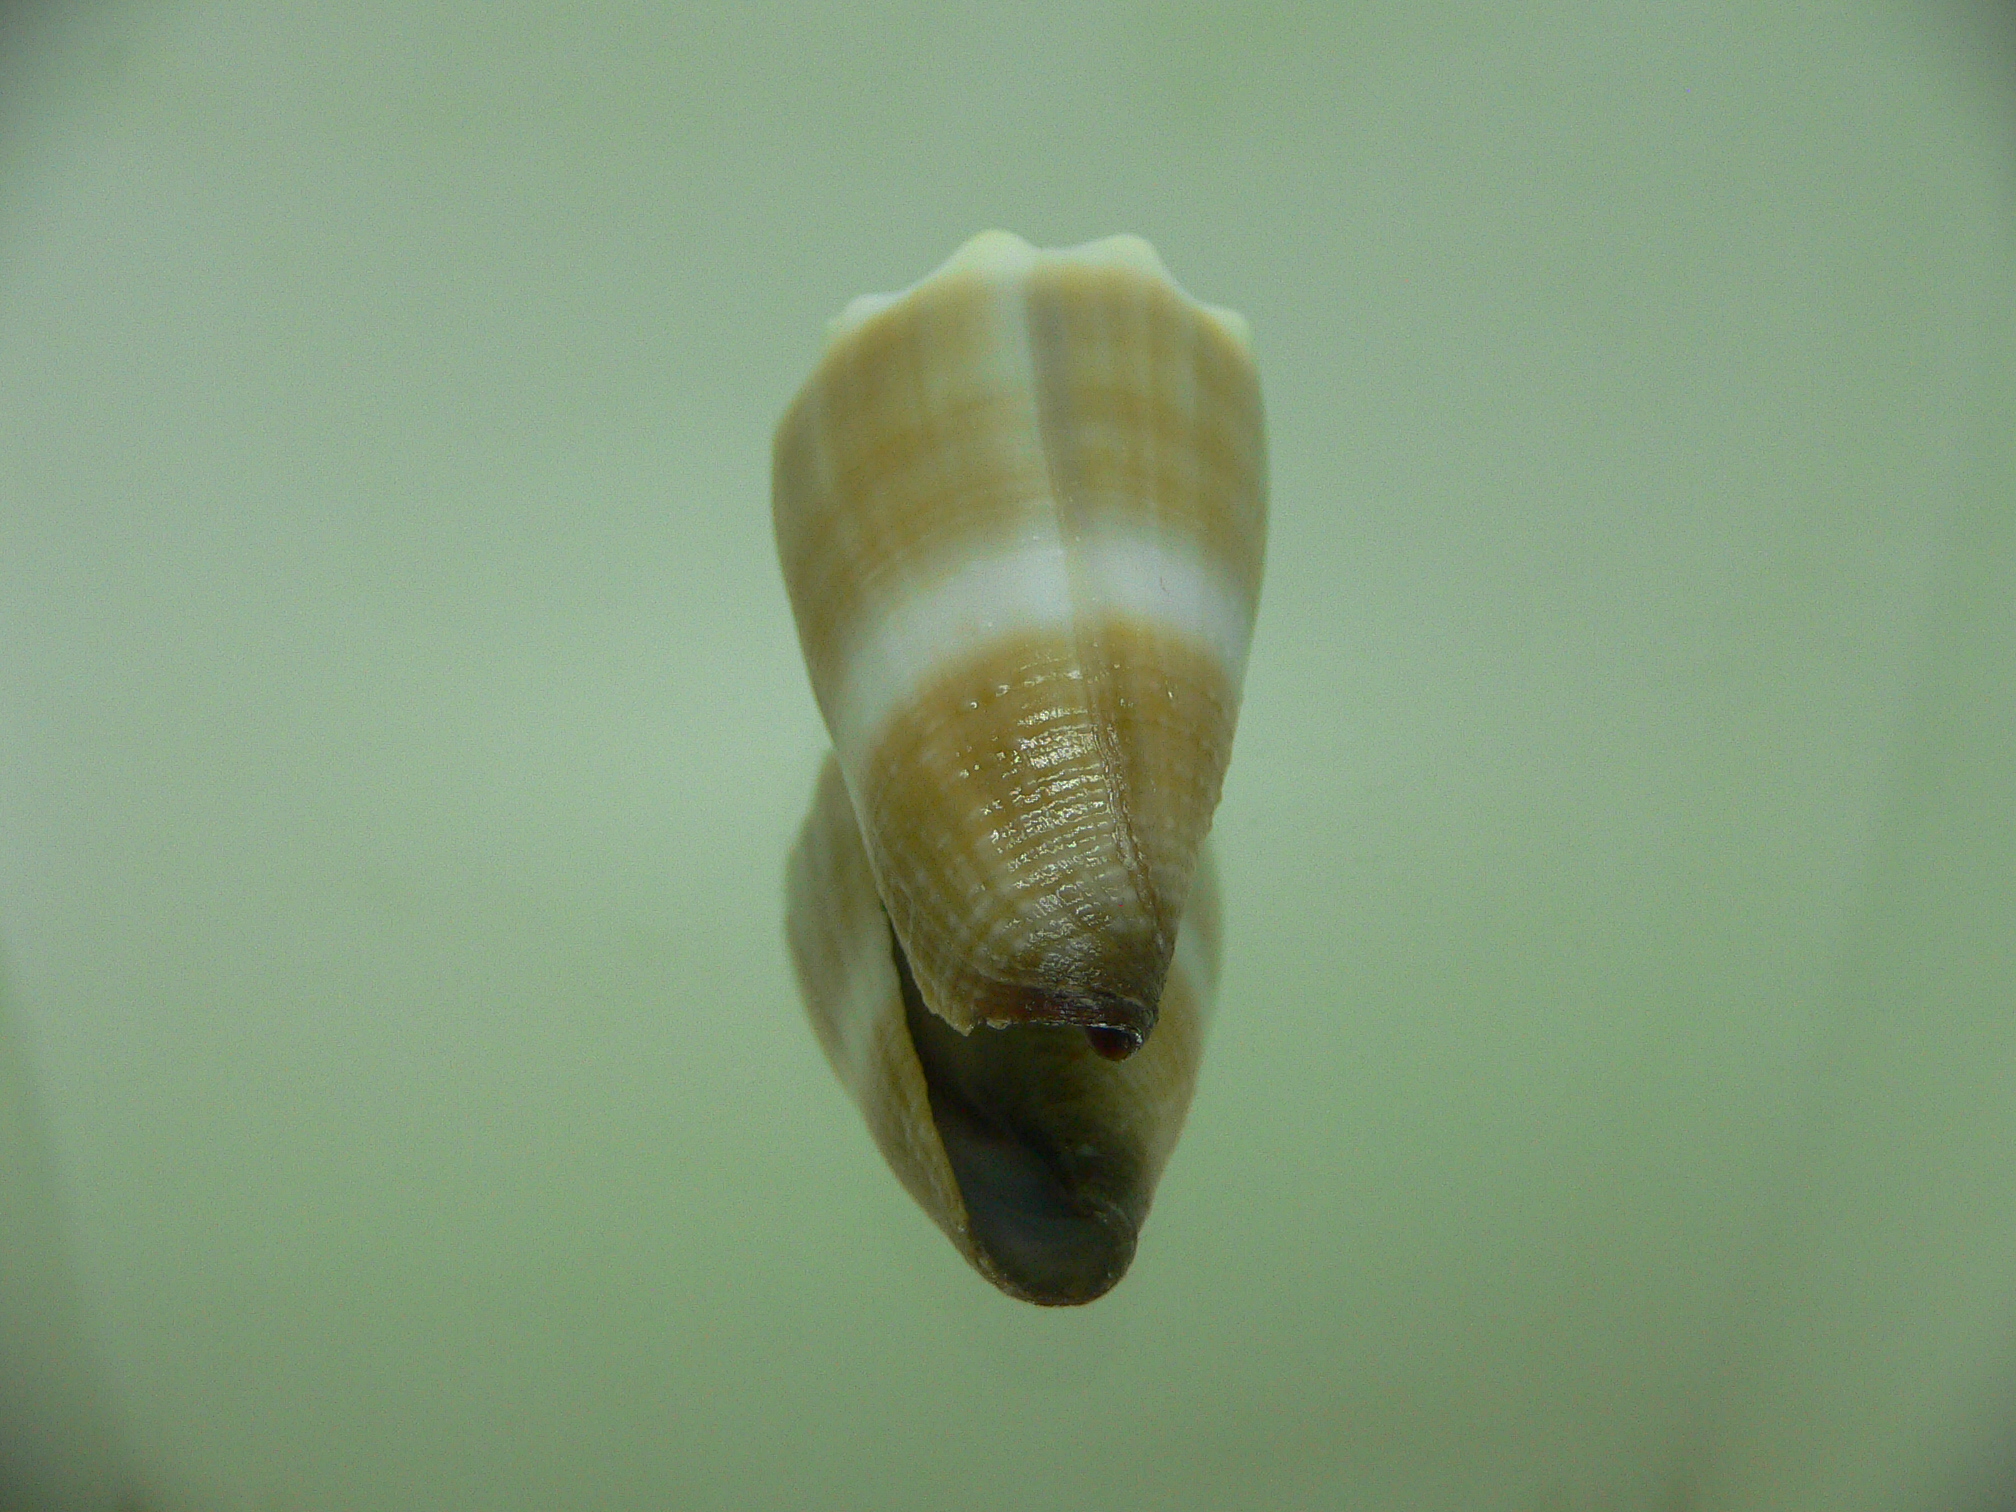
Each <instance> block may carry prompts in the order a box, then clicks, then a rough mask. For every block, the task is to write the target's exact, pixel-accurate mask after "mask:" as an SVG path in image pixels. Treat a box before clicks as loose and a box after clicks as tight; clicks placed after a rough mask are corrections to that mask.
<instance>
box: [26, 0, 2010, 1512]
mask: <svg viewBox="0 0 2016 1512" xmlns="http://www.w3.org/2000/svg"><path fill="white" fill-rule="evenodd" d="M4 38H5V47H4V50H0V987H4V991H0V1011H4V1013H5V1015H6V1018H5V1021H4V1022H0V1072H4V1073H5V1074H4V1076H0V1091H4V1098H5V1103H6V1106H5V1111H6V1113H7V1121H6V1122H5V1126H4V1127H5V1131H6V1132H5V1134H4V1138H0V1163H4V1169H0V1177H4V1178H5V1179H4V1180H0V1202H4V1204H5V1212H4V1218H5V1229H4V1234H5V1238H4V1244H5V1246H6V1249H5V1253H4V1254H0V1261H4V1264H0V1290H4V1292H5V1297H4V1298H0V1343H4V1344H6V1346H7V1355H6V1359H5V1360H4V1361H0V1372H4V1373H6V1377H7V1379H6V1391H5V1393H4V1394H0V1432H5V1433H7V1434H9V1435H11V1440H10V1442H11V1443H12V1444H13V1445H16V1446H21V1447H17V1448H14V1449H12V1450H10V1452H9V1456H8V1457H6V1458H0V1472H4V1473H10V1474H13V1475H14V1476H16V1478H17V1481H18V1485H17V1487H16V1489H15V1492H14V1494H15V1495H16V1496H17V1497H18V1498H19V1499H22V1500H23V1501H24V1504H28V1505H52V1506H53V1505H77V1506H94V1507H96V1506H107V1505H110V1499H111V1498H112V1497H113V1496H114V1495H115V1494H116V1489H115V1488H117V1487H118V1486H121V1485H125V1486H129V1487H131V1488H132V1489H133V1492H134V1494H135V1495H136V1496H137V1497H139V1498H140V1499H141V1501H140V1502H136V1503H135V1505H140V1504H144V1505H146V1506H149V1507H154V1508H160V1509H184V1508H187V1509H213V1508H214V1509H220V1512H223V1509H228V1512H283V1509H329V1512H336V1509H342V1512H409V1509H417V1508H440V1509H453V1508H479V1507H480V1508H484V1509H496V1512H509V1509H520V1508H522V1509H527V1512H530V1509H544V1508H554V1507H571V1508H583V1509H587V1508H609V1509H629V1508H657V1507H680V1508H732V1509H754V1508H779V1509H783V1508H792V1509H803V1508H812V1507H818V1508H876V1509H909V1508H916V1509H940V1508H947V1507H959V1508H965V1509H972V1512H1009V1509H1052V1508H1091V1507H1098V1508H1101V1509H1112V1512H1119V1509H1134V1508H1140V1509H1147V1508H1155V1509H1161V1512H1168V1509H1182V1508H1196V1509H1218V1508H1231V1507H1241V1508H1267V1509H1272V1508H1281V1509H1303V1508H1306V1509H1330V1508H1338V1509H1345V1508H1349V1509H1361V1508H1362V1509H1388V1508H1393V1509H1398V1508H1407V1509H1430V1512H1434V1509H1444V1508H1446V1509H1450V1512H1455V1509H1466V1512H1474V1509H1487V1512H1488V1509H1497V1508H1505V1509H1519V1512H1527V1509H1531V1512H1563V1509H1577V1512H1581V1509H1606V1512H1608V1509H1641V1508H1642V1509H1646V1512H1678V1509H1682V1508H1703V1509H1705V1508H1728V1509H1739V1508H1765V1507H1788V1508H1791V1507H1798V1508H1809V1507H1810V1508H1814V1509H1823V1508H1824V1509H1828V1512H1836V1509H1849V1508H1857V1507H1869V1508H1877V1507H1898V1508H1931V1507H1939V1508H1949V1507H1950V1508H1954V1509H1956V1512H1964V1509H1967V1508H1971V1507H1973V1506H1977V1505H1986V1504H1987V1503H1986V1502H1984V1501H1981V1500H1980V1498H1984V1497H1985V1498H1992V1497H1993V1496H1995V1495H1997V1494H2004V1493H2006V1491H2007V1488H2008V1484H2009V1481H2008V1479H2007V1477H2006V1475H2005V1472H2006V1470H2007V1468H2008V1466H2009V1464H2010V1463H2011V1460H2012V1457H2011V1456H2010V1455H2008V1454H2005V1453H2003V1450H2004V1449H2006V1448H2009V1447H2011V1446H2016V1436H2012V1431H2016V1421H2012V1419H2016V1410H2012V1404H2016V1246H2012V1244H2011V1242H2010V1240H2011V1238H2012V1234H2016V1162H2012V1161H2011V1160H2010V1158H2009V1152H2010V1151H2011V1149H2012V1148H2016V1144H2012V1136H2016V1076H2012V1075H2011V1072H2012V1070H2016V1013H2012V1011H2011V1009H2012V1004H2016V967H2012V964H2011V952H2010V949H2009V941H2010V940H2011V939H2012V938H2016V694H2012V687H2016V639H2012V613H2011V606H2012V605H2016V534H2012V502H2011V501H2012V499H2016V468H2012V462H2011V451H2012V428H2011V427H2012V416H2016V373H2012V359H2016V299H2012V295H2011V290H2012V288H2016V284H2012V277H2016V231H2012V219H2011V212H2012V208H2016V205H2012V198H2016V197H2012V174H2011V168H2012V131H2016V109H2012V92H2011V85H2010V80H2011V70H2012V69H2016V48H2012V32H2011V26H2010V16H2009V13H2008V12H2007V10H2006V9H2004V8H1999V7H1989V6H1985V5H1984V6H1963V5H1941V4H1934V3H1926V4H1916V5H1913V4H1901V3H1898V4H1879V3H1848V0H1841V3H1828V4H1815V5H1811V6H1789V5H1781V4H1757V5H1734V6H1731V5H1705V4H1704V5H1656V6H1655V5H1637V4H1603V5H1571V4H1552V5H1540V6H1533V7H1513V6H1500V5H1481V4H1480V5H1474V6H1473V5H1449V6H1430V5H1415V4H1404V5H1403V4H1390V5H1387V4H1372V5H1364V6H1342V5H1328V4H1314V3H1303V4H1294V3H1290V4H1279V5H1270V6H1260V7H1246V6H1233V5H1197V6H1190V5H1179V4H1173V3H1156V0H1144V3H1135V4H1110V5H1080V4H1054V5H1053V4H1044V3H1023V4H1016V5H1012V6H1011V5H1001V6H978V7H966V6H952V5H921V4H920V5H913V6H904V5H897V4H883V5H859V6H840V5H820V4H797V5H782V6H776V7H743V6H735V7H729V6H721V7H702V6H690V7H688V6H668V5H633V4H622V3H609V4H602V5H590V6H579V5H570V6H552V5H537V4H523V5H520V4H505V5H499V4H495V3H482V4H475V3H470V4H453V3H451V4H418V5H370V4H360V5H343V6H317V5H307V4H291V3H281V4H276V3H270V0H267V3H234V0H214V3H205V0H188V3H176V4H166V5H160V6H151V7H129V8H124V9H120V8H95V9H90V10H88V11H82V10H69V11H65V12H60V13H59V12H58V11H57V10H55V9H53V8H49V9H42V10H35V9H32V8H29V9H16V10H14V11H11V12H9V13H7V19H6V21H5V32H4ZM993 225H999V226H1003V227H1006V228H1008V229H1011V230H1014V231H1017V232H1019V233H1021V234H1023V235H1025V236H1028V237H1030V238H1031V239H1033V240H1035V241H1037V242H1039V243H1046V244H1061V243H1068V242H1075V241H1080V240H1084V239H1086V238H1089V237H1092V236H1097V235H1103V234H1106V233H1110V232H1113V231H1117V230H1133V231H1138V232H1140V233H1142V234H1143V235H1145V236H1147V237H1148V238H1149V239H1150V240H1152V241H1153V242H1154V243H1155V244H1156V245H1157V247H1158V248H1159V249H1160V250H1161V252H1162V254H1163V256H1164V257H1165V259H1166V260H1167V262H1168V264H1169V266H1170V267H1171V268H1172V269H1173V270H1174V272H1175V274H1176V275H1177V277H1178V278H1179V279H1181V280H1182V281H1184V282H1185V283H1186V285H1187V286H1188V287H1190V288H1191V289H1192V290H1193V291H1194V292H1195V293H1197V294H1198V295H1199V296H1200V297H1202V298H1205V299H1209V300H1212V301H1214V302H1219V303H1224V304H1229V305H1232V306H1233V307H1235V308H1237V309H1240V310H1242V311H1243V312H1244V313H1245V314H1246V315H1247V316H1248V317H1249V318H1250V320H1251V321H1252V324H1253V328H1254V332H1255V341H1256V346H1257V350H1258V353H1259V358H1260V363H1261V371H1262V376H1263V380H1264V383H1265V386H1266V396H1267V403H1268V409H1269V420H1270V434H1271V446H1272V466H1273V501H1274V513H1273V520H1274V524H1273V536H1272V547H1271V555H1270V567H1269V576H1268V581H1267V588H1266V593H1265V599H1264V603H1263V607H1262V615H1261V623H1260V628H1259V632H1258V636H1257V639H1256V642H1255V649H1254V654H1253V661H1252V669H1251V673H1250V677H1249V681H1248V685H1247V698H1246V706H1245V712H1244V717H1243V722H1242V725H1241V731H1240V736H1239V743H1238V748H1237V751H1236V755H1235V758H1234V761H1233V765H1232V770H1231V776H1230V780H1229V782H1228V785H1227V788H1226V797H1225V802H1224V806H1223V808H1222V810H1221V813H1220V822H1219V827H1218V835H1219V847H1220V858H1221V869H1222V876H1223V879H1224V885H1225V893H1226V900H1227V919H1228V938H1227V952H1226V973H1225V979H1224V983H1223V989H1222V996H1221V1008H1220V1014H1219V1019H1218V1023H1217V1027H1216V1030H1215V1035H1214V1039H1213V1042H1212V1046H1211V1049H1210V1052H1209V1055H1208V1057H1207V1060H1206V1063H1205V1070H1204V1079H1203V1083H1202V1086H1201V1089H1200V1093H1199V1097H1198V1100H1197V1103H1196V1105H1195V1109H1194V1111H1193V1113H1192V1118H1191V1124H1190V1127H1189V1130H1188V1132H1187V1133H1186V1135H1185V1139H1184V1143H1183V1145H1182V1146H1181V1148H1180V1149H1179V1150H1178V1152H1177V1155H1176V1158H1175V1161H1174V1163H1173V1165H1172V1167H1171V1169H1170V1172H1169V1175H1168V1177H1167V1178H1166V1180H1165V1182H1164V1185H1163V1188H1162V1190H1161V1193H1160V1195H1159V1198H1158V1201H1157V1206H1156V1212H1155V1215H1154V1217H1153V1219H1152V1221H1151V1223H1150V1225H1149V1227H1148V1229H1147V1232H1146V1234H1145V1236H1144V1239H1143V1244H1142V1248H1141V1252H1140V1258H1139V1260H1138V1262H1137V1264H1136V1266H1135V1269H1134V1271H1133V1273H1132V1275H1130V1277H1129V1278H1128V1279H1127V1280H1126V1282H1125V1283H1123V1285H1122V1286H1121V1287H1120V1289H1119V1290H1118V1291H1117V1292H1115V1293H1114V1294H1113V1295H1112V1296H1111V1297H1109V1298H1108V1299H1106V1300H1105V1301H1102V1302H1100V1303H1098V1304H1096V1305H1095V1306H1093V1307H1091V1308H1089V1309H1086V1310H1083V1311H1076V1312H1066V1313H1047V1312H1041V1311H1037V1310H1033V1309H1030V1308H1027V1307H1024V1306H1021V1305H1019V1304H1016V1303H1013V1302H1009V1301H1007V1300H1006V1299H1004V1298H1003V1297H1001V1296H998V1295H996V1294H994V1293H993V1292H992V1291H991V1290H989V1289H988V1288H987V1287H986V1286H985V1285H984V1284H983V1283H981V1282H980V1281H979V1280H977V1279H976V1278H975V1277H974V1276H973V1275H972V1274H970V1273H969V1272H968V1271H967V1270H966V1269H965V1268H964V1266H963V1265H962V1264H961V1263H960V1262H959V1261H958V1259H957V1257H956V1256H955V1255H954V1254H953V1253H952V1251H951V1250H950V1248H949V1247H948V1246H947V1245H946V1244H945V1243H944V1242H943V1240H942V1239H941V1238H940V1237H939V1236H938V1235H937V1234H936V1232H935V1231H934V1230H932V1229H931V1228H930V1226H929V1224H928V1223H927V1222H926V1220H925V1219H924V1218H923V1217H922V1215H921V1214H919V1213H918V1212H916V1211H915V1210H914V1209H913V1208H912V1206H911V1205H910V1203H909V1201H908V1199H907V1198H906V1197H904V1195H903V1194H902V1192H901V1191H900V1190H899V1189H898V1188H897V1186H896V1184H895V1182H894V1180H893V1179H892V1178H891V1177H890V1175H889V1174H888V1172H887V1171H886V1170H885V1169H884V1168H883V1167H882V1165H881V1162H880V1160H879V1158H878V1157H877V1156H876V1154H875V1152H874V1150H873V1148H872V1146H871V1144H870V1143H869V1140H868V1138H867V1136H866V1133H865V1131H864V1130H863V1129H862V1128H861V1126H860V1123H859V1120H858V1119H857V1117H856V1115H855V1113H854V1111H853V1109H852V1107H851V1106H850V1105H849V1104H848V1103H847V1101H846V1099H845V1097H844V1095H843V1094H842V1092H841V1091H840V1089H839V1088H838V1086H837V1085H836V1084H834V1083H833V1081H832V1080H831V1078H830V1077H829V1075H828V1073H827V1070H826V1068H825V1066H824V1064H823V1062H822V1061H821V1059H820V1057H819V1052H818V1050H817V1047H816V1045H815V1044H814V1041H813V1039H812V1036H811V1034H810V1032H809V1031H808V1029H807V1028H806V1026H805V1025H804V1023H803V1022H802V1019H801V1018H800V1015H799V1012H798V1009H797V1006H796V1003H795V1000H794V993H793V989H792V986H791V982H790V979H789V974H788V971H787V968H786V964H785V959H784V955H783V950H782V943H781V920H780V904H781V899H780V879H781V870H782V865H783V859H784V854H785V850H786V847H787V844H788V842H789V838H790V836H791V834H792V832H793V830H794V829H795V827H796V825H797V822H798V820H799V818H800V816H801V813H802V810H803V807H804V805H805V804H806V802H807V800H808V797H809V793H810V785H811V780H812V776H813V773H814V771H815V769H816V765H817V762H818V760H819V757H820V754H821V752H822V750H823V747H824V732H823V731H822V729H821V728H820V726H819V723H818V719H817V715H816V712H815V710H814V708H813V705H812V702H811V699H810V697H809V694H808V692H807V689H806V686H805V683H804V678H803V674H802V672H801V670H800V668H799V665H798V662H797V652H796V646H795V641H794V638H793V634H792V630H791V626H790V621H789V615H788V611H787V609H786V606H785V603H784V599H783V595H782V592H781V588H780V584H779V581H778V576H777V572H776V569H775V565H774V562H773V559H772V551H771V544H770V539H769V525H768V497H767V496H768V444H769V432H770V427H771V425H772V424H773V423H774V420H775V417H776V416H777V414H778V413H779V412H780V410H781V409H782V407H783V405H784V403H785V401H786V400H787V398H788V397H789V395H790V393H791V391H792V390H793V388H794V387H795V386H796V384H797V383H798V381H799V380H800V378H801V377H802V376H803V374H804V373H805V372H806V371H807V370H808V369H809V367H810V364H811V362H812V360H813V357H814V355H815V353H816V351H817V347H818V342H819V339H820V331H821V325H822V323H823V321H824V320H825V319H826V317H827V316H829V315H831V314H832V313H834V312H835V311H837V310H838V309H839V307H840V306H841V305H842V304H843V303H844V302H845V301H846V300H847V299H848V298H849V297H851V296H852V295H854V294H857V293H860V292H863V291H866V290H871V289H886V288H891V287H895V286H897V285H900V284H903V283H907V282H909V281H911V280H913V279H915V278H916V277H918V276H920V275H921V274H922V273H924V272H925V271H927V270H928V269H929V268H930V267H932V266H933V265H935V264H936V263H937V262H938V261H939V260H940V259H941V258H943V257H944V256H945V255H946V254H947V253H949V252H950V251H951V250H952V249H953V248H954V247H955V246H956V245H958V244H959V242H960V241H962V240H963V239H964V238H965V237H967V236H968V235H970V234H971V233H972V232H974V231H977V230H979V229H982V228H984V227H987V226H993ZM52 1383H53V1384H52ZM9 1467H11V1469H10V1468H9ZM1998 1477H2001V1479H1998ZM1998 1486H2000V1487H2001V1488H2002V1491H2001V1492H1999V1493H1998V1491H1997V1490H1996V1488H1997V1487H1998ZM0 1495H4V1492H0ZM38 1498H39V1500H37V1499H38ZM1970 1498H1972V1500H1970Z"/></svg>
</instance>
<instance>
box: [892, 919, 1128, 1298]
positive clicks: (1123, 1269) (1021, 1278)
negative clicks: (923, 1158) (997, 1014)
mask: <svg viewBox="0 0 2016 1512" xmlns="http://www.w3.org/2000/svg"><path fill="white" fill-rule="evenodd" d="M889 947H890V950H891V951H892V952H893V954H894V956H895V960H896V971H897V976H898V977H899V979H900V980H901V982H902V986H903V1012H904V1017H905V1020H906V1021H907V1023H908V1026H909V1030H910V1042H911V1044H912V1045H913V1046H915V1048H916V1051H917V1060H918V1063H919V1064H920V1065H921V1066H922V1067H923V1070H924V1085H925V1088H926V1090H927V1091H928V1092H929V1094H930V1100H931V1117H932V1120H933V1122H934V1123H935V1124H936V1125H937V1128H938V1136H939V1138H940V1140H941V1141H942V1142H943V1144H944V1146H945V1154H946V1157H947V1159H948V1160H949V1161H950V1162H951V1165H952V1174H953V1176H954V1178H955V1179H956V1180H957V1181H958V1183H959V1194H960V1196H961V1198H962V1199H963V1200H964V1201H965V1204H966V1215H967V1220H968V1223H969V1225H970V1228H971V1232H972V1235H973V1239H974V1242H975V1244H976V1246H977V1247H978V1248H979V1250H980V1251H981V1254H982V1256H983V1257H984V1261H985V1266H984V1268H986V1269H988V1270H989V1271H990V1274H991V1276H992V1278H993V1279H994V1280H995V1281H996V1283H997V1284H998V1285H1000V1286H1001V1287H1002V1289H1003V1290H1005V1291H1008V1292H1010V1293H1012V1294H1013V1295H1015V1296H1018V1297H1021V1298H1024V1299H1025V1300H1027V1301H1030V1302H1037V1303H1042V1304H1044V1305H1046V1306H1069V1305H1073V1304H1077V1303H1084V1302H1090V1301H1093V1300H1094V1299H1095V1298H1098V1297H1101V1296H1104V1295H1105V1294H1106V1293H1107V1292H1108V1291H1110V1290H1111V1289H1112V1288H1113V1286H1114V1284H1115V1283H1117V1282H1118V1281H1119V1280H1120V1278H1121V1277H1122V1276H1123V1275H1125V1274H1126V1273H1127V1267H1128V1264H1129V1263H1130V1262H1131V1261H1132V1260H1133V1258H1134V1245H1135V1239H1136V1236H1137V1235H1138V1234H1139V1232H1140V1228H1141V1223H1142V1220H1143V1219H1144V1218H1146V1216H1147V1212H1148V1199H1149V1192H1148V1190H1147V1182H1146V1181H1145V1180H1144V1179H1143V1178H1144V1174H1145V1173H1144V1170H1143V1160H1142V1156H1141V1151H1140V1149H1139V1147H1138V1145H1137V1144H1136V1142H1135V1141H1134V1140H1132V1139H1131V1138H1129V1137H1127V1136H1126V1135H1124V1134H1122V1133H1120V1132H1118V1131H1117V1130H1116V1129H1115V1128H1114V1127H1113V1123H1112V1120H1111V1119H1109V1118H1106V1117H1103V1116H1102V1093H1104V1092H1105V1091H1107V1090H1109V1089H1110V1088H1111V1087H1112V1084H1113V1079H1114V1078H1116V1077H1118V1076H1120V1075H1122V1074H1124V1073H1123V1071H1122V1068H1121V1066H1120V1065H1118V1064H1116V1062H1118V1061H1121V1060H1123V1059H1124V1057H1125V1056H1126V1055H1129V1054H1132V1052H1133V1050H1134V1049H1135V1048H1136V1047H1137V1046H1138V1045H1139V1043H1140V1041H1139V1040H1138V1039H1133V1038H1132V1037H1131V1036H1130V1035H1128V1034H1127V1033H1126V1032H1125V1031H1121V1030H1113V1029H1108V1028H1106V1027H1105V1026H1101V1025H1091V1026H1082V1025H1079V1024H1075V1023H1063V1024H1059V1023H1054V1022H1053V1023H1030V1022H1016V1023H1011V1024H1009V1025H1007V1026H1005V1027H1002V1028H992V1027H989V1026H987V1025H985V1024H982V1025H980V1026H979V1027H978V1028H976V1029H974V1031H973V1032H972V1033H971V1034H961V1033H959V1032H958V1031H957V1030H956V1029H954V1028H952V1027H951V1026H950V1025H949V1024H947V1023H945V1022H944V1020H942V1019H940V1018H939V1017H938V1015H937V1014H935V1013H933V1012H932V1011H931V1010H930V1009H929V1008H928V1007H927V1006H925V1003H924V999H923V996H922V995H921V994H920V993H919V992H918V990H917V983H916V979H915V978H914V977H912V975H911V973H910V963H909V961H908V960H907V959H906V958H905V956H904V954H903V947H902V946H901V944H899V943H898V942H897V940H896V937H895V933H894V931H893V930H892V931H891V933H890V937H889ZM1102 1036H1105V1037H1107V1040H1106V1042H1105V1043H1102V1040H1101V1037H1102ZM1121 1041H1124V1042H1125V1043H1124V1045H1122V1044H1120V1043H1119V1042H1121ZM1116 1050H1117V1051H1118V1053H1117V1054H1116V1053H1114V1052H1115V1051H1116Z"/></svg>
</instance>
